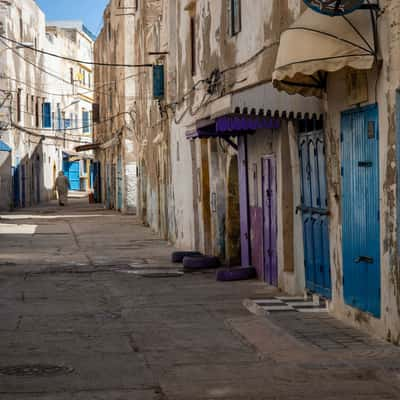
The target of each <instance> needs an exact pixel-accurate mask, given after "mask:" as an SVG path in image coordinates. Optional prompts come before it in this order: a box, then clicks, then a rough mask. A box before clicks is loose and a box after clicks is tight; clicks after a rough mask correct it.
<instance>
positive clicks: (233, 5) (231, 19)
mask: <svg viewBox="0 0 400 400" xmlns="http://www.w3.org/2000/svg"><path fill="white" fill-rule="evenodd" d="M226 1H227V11H228V29H229V34H230V35H231V36H235V35H237V34H238V33H239V32H240V31H241V30H242V10H241V0H226Z"/></svg>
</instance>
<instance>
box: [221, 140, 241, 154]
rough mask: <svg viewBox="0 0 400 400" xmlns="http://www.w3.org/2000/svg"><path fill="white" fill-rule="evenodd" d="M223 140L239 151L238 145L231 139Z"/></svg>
mask: <svg viewBox="0 0 400 400" xmlns="http://www.w3.org/2000/svg"><path fill="white" fill-rule="evenodd" d="M222 139H224V140H225V142H227V143H228V144H229V145H230V146H231V147H233V148H234V149H235V150H236V151H237V150H238V145H237V144H236V143H235V142H234V141H233V140H232V139H230V138H228V137H222Z"/></svg>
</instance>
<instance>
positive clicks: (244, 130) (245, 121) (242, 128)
mask: <svg viewBox="0 0 400 400" xmlns="http://www.w3.org/2000/svg"><path fill="white" fill-rule="evenodd" d="M280 126H281V121H280V119H279V118H274V117H270V116H264V115H254V114H250V115H249V114H231V115H225V116H223V117H219V118H217V119H216V120H215V121H213V122H211V121H209V124H208V125H205V124H204V123H199V124H198V126H197V129H196V130H195V131H192V132H189V133H187V134H186V138H187V139H206V138H216V137H222V138H223V137H226V138H229V137H232V136H240V135H245V134H248V133H249V134H252V133H254V132H255V131H256V130H257V129H279V128H280Z"/></svg>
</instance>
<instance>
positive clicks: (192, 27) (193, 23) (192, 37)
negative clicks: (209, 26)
mask: <svg viewBox="0 0 400 400" xmlns="http://www.w3.org/2000/svg"><path fill="white" fill-rule="evenodd" d="M190 46H191V49H190V52H191V71H192V76H194V75H196V62H197V60H196V20H195V18H194V17H191V18H190Z"/></svg>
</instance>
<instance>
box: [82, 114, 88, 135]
mask: <svg viewBox="0 0 400 400" xmlns="http://www.w3.org/2000/svg"><path fill="white" fill-rule="evenodd" d="M82 127H83V132H84V133H88V132H89V111H82Z"/></svg>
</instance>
